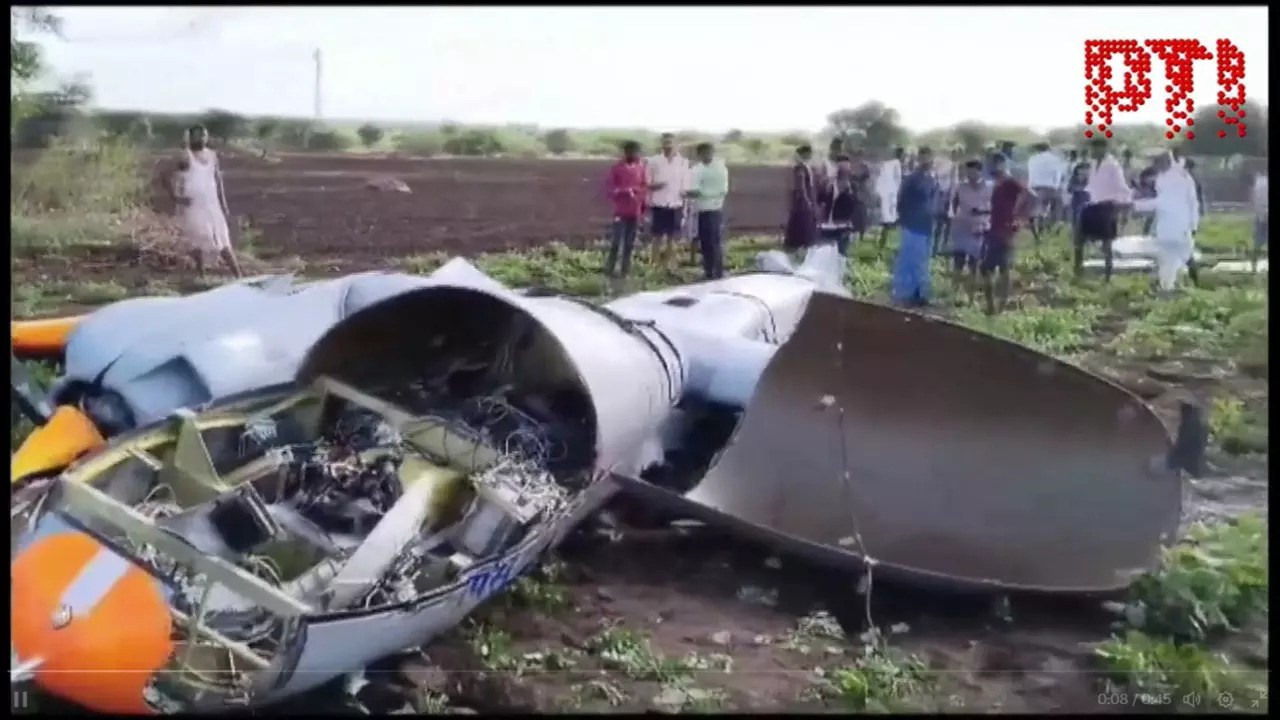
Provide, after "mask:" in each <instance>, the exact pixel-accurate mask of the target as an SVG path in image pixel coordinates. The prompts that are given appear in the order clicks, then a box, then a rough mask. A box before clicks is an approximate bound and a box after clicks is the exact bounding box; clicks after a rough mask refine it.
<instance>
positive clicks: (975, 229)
mask: <svg viewBox="0 0 1280 720" xmlns="http://www.w3.org/2000/svg"><path fill="white" fill-rule="evenodd" d="M951 198H952V203H953V205H952V209H953V211H954V212H953V219H952V221H951V238H950V241H951V273H952V282H953V283H954V286H955V293H956V302H957V303H959V302H960V301H961V294H962V292H963V294H964V295H965V296H966V297H967V300H968V302H970V303H972V302H973V296H974V294H975V293H976V292H977V279H978V260H979V259H980V258H981V257H982V239H983V237H984V236H985V235H986V233H987V228H988V226H989V224H990V220H991V183H989V182H987V181H986V180H983V179H982V161H981V160H978V159H976V158H975V159H973V160H969V161H968V162H966V163H965V164H964V168H963V177H962V179H961V180H960V182H958V183H957V184H956V187H955V188H954V189H953V192H952V196H951Z"/></svg>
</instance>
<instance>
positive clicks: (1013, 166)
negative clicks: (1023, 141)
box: [1000, 140, 1023, 180]
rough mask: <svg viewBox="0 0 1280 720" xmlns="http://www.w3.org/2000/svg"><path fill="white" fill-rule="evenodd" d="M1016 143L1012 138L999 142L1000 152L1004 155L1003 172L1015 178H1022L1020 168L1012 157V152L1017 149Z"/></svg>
mask: <svg viewBox="0 0 1280 720" xmlns="http://www.w3.org/2000/svg"><path fill="white" fill-rule="evenodd" d="M1017 149H1018V144H1017V143H1015V142H1014V141H1012V140H1002V141H1001V142H1000V154H1001V155H1003V156H1004V172H1005V174H1006V175H1008V176H1009V177H1012V178H1014V179H1015V180H1023V178H1022V168H1021V167H1020V166H1019V165H1018V162H1017V161H1016V160H1015V159H1014V157H1013V154H1014V153H1015V152H1016V151H1017Z"/></svg>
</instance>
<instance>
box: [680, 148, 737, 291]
mask: <svg viewBox="0 0 1280 720" xmlns="http://www.w3.org/2000/svg"><path fill="white" fill-rule="evenodd" d="M694 152H695V153H696V155H697V157H698V164H697V165H695V166H694V168H693V183H692V184H693V187H692V188H690V190H689V192H688V196H689V197H690V198H692V199H693V210H694V212H695V213H697V223H698V247H699V248H700V249H701V250H702V274H703V276H704V277H706V279H708V280H718V279H719V278H722V277H724V199H725V197H726V196H727V195H728V194H729V168H727V167H726V166H725V164H724V161H723V160H719V159H717V158H716V156H715V146H713V145H712V144H711V143H709V142H704V143H698V147H697V148H696V149H695V150H694Z"/></svg>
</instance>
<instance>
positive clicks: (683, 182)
mask: <svg viewBox="0 0 1280 720" xmlns="http://www.w3.org/2000/svg"><path fill="white" fill-rule="evenodd" d="M645 168H646V172H647V173H648V180H649V213H650V222H649V235H650V236H651V237H650V244H651V245H652V248H651V250H650V256H651V258H652V262H653V264H654V265H655V266H657V267H661V268H665V269H666V270H668V271H674V270H675V263H676V260H677V258H676V238H677V237H678V236H679V235H680V226H681V224H682V223H683V221H684V204H685V200H684V194H685V191H687V190H688V189H689V175H690V172H689V161H688V160H686V159H685V158H684V157H683V156H681V155H680V153H679V151H677V150H676V136H675V135H674V134H672V133H663V134H662V151H661V152H660V153H658V154H657V155H654V156H653V157H651V158H649V160H648V162H647V163H645Z"/></svg>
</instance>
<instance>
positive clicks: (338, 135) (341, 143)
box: [307, 130, 352, 152]
mask: <svg viewBox="0 0 1280 720" xmlns="http://www.w3.org/2000/svg"><path fill="white" fill-rule="evenodd" d="M351 145H352V138H351V136H350V135H347V134H346V133H343V132H339V131H337V130H316V131H314V132H312V133H311V135H310V136H309V137H308V138H307V149H308V150H322V151H329V152H333V151H338V150H348V149H350V148H351Z"/></svg>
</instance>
